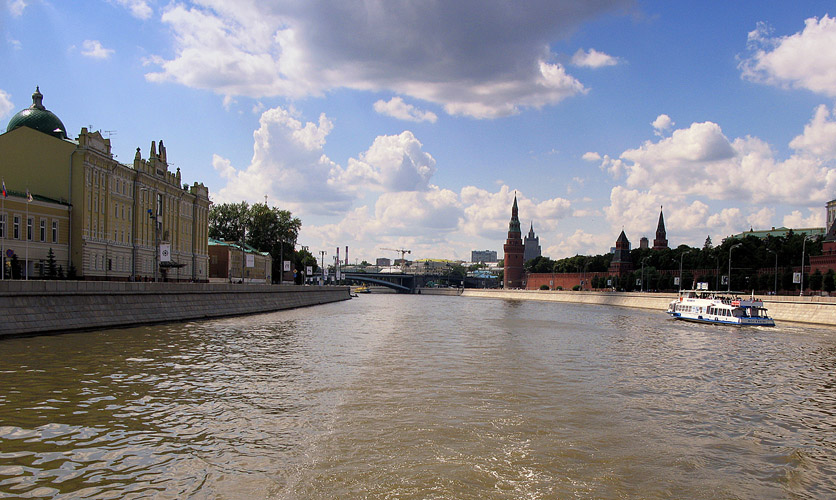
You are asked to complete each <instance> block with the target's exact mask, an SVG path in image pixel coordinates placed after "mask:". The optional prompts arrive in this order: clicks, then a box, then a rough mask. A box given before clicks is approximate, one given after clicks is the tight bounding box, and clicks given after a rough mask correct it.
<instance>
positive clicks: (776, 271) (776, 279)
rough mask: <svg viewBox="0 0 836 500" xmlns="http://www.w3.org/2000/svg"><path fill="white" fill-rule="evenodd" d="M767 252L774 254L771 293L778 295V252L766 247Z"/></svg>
mask: <svg viewBox="0 0 836 500" xmlns="http://www.w3.org/2000/svg"><path fill="white" fill-rule="evenodd" d="M766 251H767V252H769V253H774V254H775V290H774V291H773V292H772V295H778V252H776V251H775V250H770V249H768V248H767V249H766Z"/></svg>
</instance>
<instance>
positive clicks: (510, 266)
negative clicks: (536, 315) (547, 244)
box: [502, 195, 525, 288]
mask: <svg viewBox="0 0 836 500" xmlns="http://www.w3.org/2000/svg"><path fill="white" fill-rule="evenodd" d="M502 248H503V251H504V253H505V255H504V259H505V273H504V275H505V280H504V286H505V288H522V277H523V255H524V254H525V247H524V246H523V242H522V232H521V231H520V217H519V209H518V208H517V196H516V195H514V206H513V207H511V221H510V222H509V223H508V239H506V240H505V245H504V246H503V247H502Z"/></svg>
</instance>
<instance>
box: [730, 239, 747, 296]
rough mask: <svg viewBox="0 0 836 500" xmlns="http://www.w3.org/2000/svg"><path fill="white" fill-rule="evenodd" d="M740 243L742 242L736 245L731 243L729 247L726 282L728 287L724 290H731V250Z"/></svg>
mask: <svg viewBox="0 0 836 500" xmlns="http://www.w3.org/2000/svg"><path fill="white" fill-rule="evenodd" d="M742 244H743V243H738V244H736V245H732V246H730V247H729V283H728V285H729V286H728V289H727V290H726V291H728V292H731V251H732V250H734V249H735V248H737V247H739V246H740V245H742Z"/></svg>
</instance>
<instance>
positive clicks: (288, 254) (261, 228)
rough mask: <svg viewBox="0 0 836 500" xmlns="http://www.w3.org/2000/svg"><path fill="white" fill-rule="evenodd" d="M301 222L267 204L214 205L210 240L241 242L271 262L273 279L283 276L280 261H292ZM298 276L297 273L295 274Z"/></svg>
mask: <svg viewBox="0 0 836 500" xmlns="http://www.w3.org/2000/svg"><path fill="white" fill-rule="evenodd" d="M301 228H302V221H301V220H299V218H298V217H293V214H291V213H290V211H289V210H281V209H279V208H277V207H270V206H269V205H267V204H266V203H256V204H254V205H252V206H249V205H248V204H247V202H245V201H242V202H241V203H222V204H219V205H213V206H212V209H211V210H210V212H209V237H210V238H214V239H219V240H225V241H234V242H237V241H241V238H242V236H243V235H244V230H245V229H246V240H245V243H246V244H247V245H249V246H251V247H253V248H255V249H256V250H257V251H259V252H267V253H269V254H270V257H271V258H272V259H273V268H272V274H273V280H274V281H279V280H280V278H281V276H282V260H290V261H292V262H293V261H294V260H295V259H294V257H293V253H294V248H295V245H296V239H297V238H298V236H299V230H300V229H301ZM297 275H298V273H297Z"/></svg>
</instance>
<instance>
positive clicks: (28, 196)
mask: <svg viewBox="0 0 836 500" xmlns="http://www.w3.org/2000/svg"><path fill="white" fill-rule="evenodd" d="M30 198H31V195H30V194H29V189H27V190H26V260H25V262H26V278H25V279H27V280H28V279H29V200H30Z"/></svg>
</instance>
